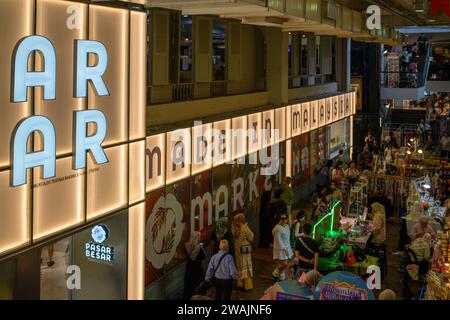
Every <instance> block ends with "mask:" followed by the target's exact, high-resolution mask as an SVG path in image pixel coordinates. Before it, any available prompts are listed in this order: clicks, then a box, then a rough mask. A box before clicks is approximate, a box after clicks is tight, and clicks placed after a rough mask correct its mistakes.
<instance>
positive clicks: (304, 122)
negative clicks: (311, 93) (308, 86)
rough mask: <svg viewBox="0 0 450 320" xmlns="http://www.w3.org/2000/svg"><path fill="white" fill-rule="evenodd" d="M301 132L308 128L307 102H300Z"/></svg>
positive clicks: (307, 130)
mask: <svg viewBox="0 0 450 320" xmlns="http://www.w3.org/2000/svg"><path fill="white" fill-rule="evenodd" d="M301 106H302V133H306V132H309V130H310V122H311V119H310V118H311V117H310V112H309V102H307V103H302V105H301Z"/></svg>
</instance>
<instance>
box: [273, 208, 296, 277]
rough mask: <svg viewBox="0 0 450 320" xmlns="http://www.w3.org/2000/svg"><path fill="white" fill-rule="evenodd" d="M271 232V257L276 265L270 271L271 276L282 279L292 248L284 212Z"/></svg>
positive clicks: (284, 275)
mask: <svg viewBox="0 0 450 320" xmlns="http://www.w3.org/2000/svg"><path fill="white" fill-rule="evenodd" d="M272 234H273V259H274V260H275V261H277V266H276V268H275V270H274V271H273V272H272V276H273V277H274V278H275V279H277V280H279V281H283V280H285V279H286V268H287V267H288V261H289V259H291V258H292V256H293V254H292V248H291V244H290V241H289V239H290V229H289V224H288V217H287V215H286V213H282V214H281V215H280V216H279V219H278V223H277V225H276V226H275V227H274V228H273V230H272Z"/></svg>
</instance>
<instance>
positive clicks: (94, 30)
mask: <svg viewBox="0 0 450 320" xmlns="http://www.w3.org/2000/svg"><path fill="white" fill-rule="evenodd" d="M128 18H129V14H128V11H127V10H121V9H116V8H110V7H102V6H96V5H91V6H89V39H91V40H96V41H99V42H101V43H103V44H104V45H105V46H106V48H107V51H108V68H107V69H106V72H105V74H104V75H103V79H104V81H105V84H106V87H107V88H108V91H109V95H108V96H97V95H96V94H95V91H94V89H93V86H89V109H98V110H101V111H102V112H103V113H104V114H105V117H106V121H107V123H108V131H107V134H106V139H105V142H104V145H105V146H108V145H111V144H113V143H118V142H125V141H127V140H128V47H129V42H128V32H124V31H125V30H128V25H129V19H128ZM111 35H114V37H112V36H111ZM90 57H91V59H90V62H91V63H94V62H95V59H94V57H93V55H91V56H90Z"/></svg>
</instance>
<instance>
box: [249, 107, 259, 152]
mask: <svg viewBox="0 0 450 320" xmlns="http://www.w3.org/2000/svg"><path fill="white" fill-rule="evenodd" d="M247 129H248V132H249V135H248V153H253V152H255V151H258V150H259V148H260V147H261V137H260V132H261V113H260V112H258V113H252V114H249V115H248V127H247Z"/></svg>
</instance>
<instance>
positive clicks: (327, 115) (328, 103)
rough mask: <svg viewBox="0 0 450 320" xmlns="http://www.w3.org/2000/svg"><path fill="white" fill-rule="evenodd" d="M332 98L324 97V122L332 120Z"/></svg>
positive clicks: (328, 122)
mask: <svg viewBox="0 0 450 320" xmlns="http://www.w3.org/2000/svg"><path fill="white" fill-rule="evenodd" d="M332 112H333V98H327V99H325V124H330V123H331V122H333V113H332Z"/></svg>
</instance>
